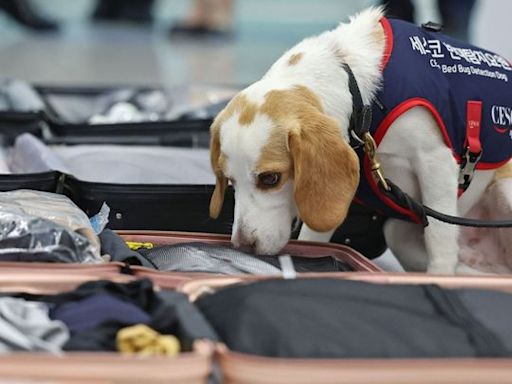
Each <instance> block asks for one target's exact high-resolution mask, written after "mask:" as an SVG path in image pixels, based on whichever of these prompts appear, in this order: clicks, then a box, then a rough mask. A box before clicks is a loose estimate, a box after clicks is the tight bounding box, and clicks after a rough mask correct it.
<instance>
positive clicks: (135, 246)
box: [126, 241, 155, 251]
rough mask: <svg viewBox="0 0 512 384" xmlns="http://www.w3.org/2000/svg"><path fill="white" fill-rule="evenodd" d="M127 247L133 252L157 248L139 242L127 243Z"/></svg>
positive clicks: (151, 244)
mask: <svg viewBox="0 0 512 384" xmlns="http://www.w3.org/2000/svg"><path fill="white" fill-rule="evenodd" d="M126 245H127V246H128V248H130V249H131V250H132V251H137V250H138V249H153V247H154V246H155V245H154V244H153V243H141V242H137V241H126Z"/></svg>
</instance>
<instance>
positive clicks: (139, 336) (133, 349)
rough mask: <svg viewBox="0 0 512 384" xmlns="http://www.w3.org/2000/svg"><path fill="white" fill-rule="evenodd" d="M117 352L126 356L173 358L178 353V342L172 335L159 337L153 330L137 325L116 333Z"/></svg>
mask: <svg viewBox="0 0 512 384" xmlns="http://www.w3.org/2000/svg"><path fill="white" fill-rule="evenodd" d="M116 343H117V350H118V351H119V352H121V353H123V354H126V355H135V354H137V355H144V356H155V355H164V356H175V355H177V354H178V353H179V352H180V342H179V340H178V339H177V338H176V337H175V336H172V335H161V334H160V333H158V332H156V331H155V330H154V329H152V328H150V327H148V326H146V325H143V324H138V325H134V326H131V327H127V328H123V329H121V330H119V332H117V337H116Z"/></svg>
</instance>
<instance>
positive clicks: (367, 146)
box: [364, 132, 390, 191]
mask: <svg viewBox="0 0 512 384" xmlns="http://www.w3.org/2000/svg"><path fill="white" fill-rule="evenodd" d="M364 151H365V152H366V155H367V156H368V158H369V159H370V163H371V167H372V173H373V177H375V179H377V182H378V183H379V184H380V185H381V186H382V188H384V189H385V190H386V191H389V190H390V188H389V185H388V183H387V181H386V178H385V177H384V173H383V172H382V167H381V165H380V163H379V162H378V160H377V144H375V140H374V139H373V137H372V135H370V133H369V132H365V134H364Z"/></svg>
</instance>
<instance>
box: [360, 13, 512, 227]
mask: <svg viewBox="0 0 512 384" xmlns="http://www.w3.org/2000/svg"><path fill="white" fill-rule="evenodd" d="M381 24H382V26H383V27H384V31H385V34H386V52H385V55H384V58H383V63H382V67H383V69H382V73H383V83H382V87H381V89H380V91H379V92H378V93H377V99H378V100H380V101H381V102H382V104H383V106H382V105H379V104H380V103H378V102H375V103H374V104H373V106H372V109H373V111H372V117H373V122H372V126H371V129H370V133H371V134H372V136H373V137H374V139H375V141H376V143H377V145H379V143H380V142H381V141H382V138H383V137H384V135H385V134H386V132H387V130H388V128H389V127H390V126H391V125H392V123H393V122H394V121H395V120H396V119H397V118H398V117H399V116H400V115H402V114H403V113H405V112H406V111H407V110H409V109H411V108H413V107H417V106H423V107H425V108H427V109H428V110H429V111H430V112H431V113H432V115H433V117H434V118H435V120H436V121H437V123H438V126H439V127H440V129H441V133H442V135H443V138H444V141H445V143H446V145H447V146H448V147H450V148H451V149H452V151H453V155H454V157H455V159H456V160H457V162H459V163H460V162H461V157H462V156H463V153H464V151H465V149H466V147H467V146H468V144H469V143H471V144H472V146H471V147H472V148H473V147H477V149H481V151H482V157H481V160H480V162H479V163H478V164H477V169H495V168H498V167H500V166H501V165H503V164H505V163H506V162H508V161H509V160H510V158H511V157H512V64H510V63H509V62H508V61H507V60H506V59H504V58H503V57H501V56H499V55H497V54H495V53H492V52H489V51H486V50H483V49H480V48H476V47H474V46H472V45H469V44H466V43H463V42H460V41H457V40H454V39H452V38H450V37H447V36H444V35H442V34H440V33H439V32H435V31H431V30H428V29H426V28H421V27H417V26H415V25H413V24H410V23H406V22H403V21H400V20H388V19H386V18H383V19H382V20H381ZM474 128H477V129H476V130H475V129H474ZM411 129H414V126H411ZM478 129H479V132H478ZM475 132H476V134H475ZM358 155H359V158H360V161H361V181H360V184H359V188H358V190H357V193H356V198H355V201H356V202H359V203H361V204H363V205H366V206H368V207H370V208H373V209H375V210H376V211H378V212H380V213H382V214H384V215H386V216H390V217H395V218H401V219H405V220H412V221H416V222H417V221H418V219H417V218H416V217H415V215H414V214H413V213H412V212H409V211H407V210H405V209H403V208H401V207H398V206H396V205H395V204H394V203H393V202H392V201H391V200H389V199H387V198H386V197H385V196H384V195H382V193H380V191H379V188H378V187H377V186H376V184H375V181H374V179H373V177H372V174H371V171H370V167H369V162H368V159H367V158H366V156H365V154H364V153H363V150H362V149H358ZM384 171H385V170H384ZM432 171H433V172H435V170H432ZM392 181H393V180H392ZM396 181H398V180H396ZM396 181H395V182H396Z"/></svg>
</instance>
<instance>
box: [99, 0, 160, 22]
mask: <svg viewBox="0 0 512 384" xmlns="http://www.w3.org/2000/svg"><path fill="white" fill-rule="evenodd" d="M152 6H153V0H98V2H97V5H96V9H95V10H94V13H93V16H92V17H93V19H94V20H99V21H130V22H136V23H148V22H151V21H152V17H151V8H152Z"/></svg>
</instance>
